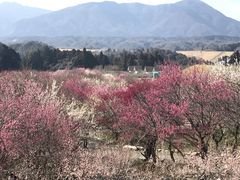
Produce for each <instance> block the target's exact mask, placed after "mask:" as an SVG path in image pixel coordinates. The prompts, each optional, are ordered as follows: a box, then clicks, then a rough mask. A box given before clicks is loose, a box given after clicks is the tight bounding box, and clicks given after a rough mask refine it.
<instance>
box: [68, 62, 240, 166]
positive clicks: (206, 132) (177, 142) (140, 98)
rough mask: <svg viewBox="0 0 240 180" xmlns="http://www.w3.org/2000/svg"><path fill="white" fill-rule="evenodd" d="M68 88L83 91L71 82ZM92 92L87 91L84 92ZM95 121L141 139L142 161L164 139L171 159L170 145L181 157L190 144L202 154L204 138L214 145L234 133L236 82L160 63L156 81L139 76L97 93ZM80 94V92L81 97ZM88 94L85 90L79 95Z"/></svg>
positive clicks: (115, 133)
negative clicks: (118, 86)
mask: <svg viewBox="0 0 240 180" xmlns="http://www.w3.org/2000/svg"><path fill="white" fill-rule="evenodd" d="M72 86H74V87H75V88H69V87H71V86H69V84H68V87H67V88H68V89H69V90H70V91H72V92H74V94H78V95H79V96H82V94H81V92H82V91H81V89H79V88H77V87H80V84H79V85H78V84H77V83H76V82H75V83H74V84H72ZM89 96H92V93H91V94H89ZM97 96H99V98H100V101H99V100H98V101H97V102H96V104H95V105H96V111H97V114H98V115H97V116H96V117H98V118H97V122H98V124H99V125H100V126H102V127H105V128H107V129H109V130H111V132H112V134H113V136H114V137H115V138H116V140H119V139H120V138H121V137H124V139H128V140H129V142H131V143H133V144H137V143H143V144H145V153H144V154H143V155H144V156H145V158H146V160H149V159H150V157H152V158H153V161H154V162H156V157H157V156H156V147H157V145H158V143H160V142H164V143H165V144H167V145H168V149H169V152H170V155H171V158H172V160H173V161H174V160H175V159H174V149H175V150H177V151H178V152H179V153H180V154H181V155H182V156H184V149H186V148H188V147H191V148H193V149H195V150H196V151H198V152H199V155H200V156H201V158H203V159H205V158H206V157H207V155H208V151H209V143H210V142H214V143H215V145H216V148H218V146H219V143H221V142H222V140H223V139H224V136H226V135H227V134H228V136H231V137H232V138H233V139H234V141H233V143H232V144H233V147H232V151H233V152H234V151H235V150H236V148H237V146H238V137H239V127H240V126H239V115H240V114H239V103H238V102H239V98H240V96H239V84H237V85H236V84H235V82H234V83H229V82H228V81H226V80H225V79H224V78H222V77H214V76H213V75H211V74H210V73H207V72H199V71H193V72H190V73H189V72H188V73H187V72H184V71H182V70H181V68H180V67H179V66H176V65H171V66H163V67H162V69H161V76H160V78H158V79H156V80H141V81H136V82H134V83H132V84H130V85H129V86H128V87H124V88H109V89H108V90H105V91H102V90H101V91H99V92H97ZM82 97H83V96H82ZM86 97H87V95H86V94H84V98H86Z"/></svg>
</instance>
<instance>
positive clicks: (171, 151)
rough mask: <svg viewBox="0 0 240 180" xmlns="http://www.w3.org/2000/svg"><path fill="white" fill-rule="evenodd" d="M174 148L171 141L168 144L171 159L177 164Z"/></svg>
mask: <svg viewBox="0 0 240 180" xmlns="http://www.w3.org/2000/svg"><path fill="white" fill-rule="evenodd" d="M172 148H173V146H172V141H171V140H170V141H169V144H168V150H169V153H170V157H171V160H172V161H173V162H175V158H174V151H173V149H172Z"/></svg>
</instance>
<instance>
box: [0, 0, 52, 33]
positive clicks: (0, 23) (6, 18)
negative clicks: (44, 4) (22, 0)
mask: <svg viewBox="0 0 240 180" xmlns="http://www.w3.org/2000/svg"><path fill="white" fill-rule="evenodd" d="M49 12H50V11H48V10H44V9H39V8H33V7H27V6H22V5H20V4H17V3H7V2H5V3H0V36H6V35H9V33H10V32H11V31H12V30H13V24H14V23H16V22H17V21H19V20H23V19H29V18H33V17H36V16H40V15H43V14H46V13H49ZM24 29H25V28H24Z"/></svg>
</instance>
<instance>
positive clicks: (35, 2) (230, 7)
mask: <svg viewBox="0 0 240 180" xmlns="http://www.w3.org/2000/svg"><path fill="white" fill-rule="evenodd" d="M93 1H94V2H101V1H104V0H0V3H1V2H17V3H20V4H22V5H27V6H32V7H39V8H43V9H49V10H59V9H63V8H66V7H69V6H74V5H78V4H81V3H86V2H93ZM112 1H116V2H118V3H130V2H139V3H143V4H151V5H156V4H165V3H175V2H178V1H180V0H112ZM202 1H204V2H205V3H207V4H209V5H210V6H212V7H213V8H215V9H217V10H219V11H220V12H222V13H223V14H225V15H226V16H228V17H231V18H233V19H237V20H239V21H240V0H202Z"/></svg>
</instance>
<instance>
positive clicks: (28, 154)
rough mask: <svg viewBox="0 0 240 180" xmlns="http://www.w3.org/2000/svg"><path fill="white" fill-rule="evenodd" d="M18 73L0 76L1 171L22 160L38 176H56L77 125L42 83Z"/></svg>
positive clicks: (71, 142)
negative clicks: (52, 98)
mask: <svg viewBox="0 0 240 180" xmlns="http://www.w3.org/2000/svg"><path fill="white" fill-rule="evenodd" d="M18 76H19V73H13V72H12V73H2V74H1V78H0V109H1V111H0V172H1V174H4V172H5V170H9V169H11V168H12V170H14V168H15V167H17V166H19V164H20V163H19V162H21V163H22V164H24V163H26V164H27V167H28V168H30V169H31V170H34V172H35V175H37V176H38V177H48V178H53V177H55V175H56V174H57V172H59V171H60V169H61V167H63V164H62V163H63V160H64V159H65V158H66V157H67V153H68V152H69V151H71V149H72V147H73V144H74V137H73V136H72V131H73V128H74V127H76V126H75V125H74V124H73V122H72V121H71V120H70V119H68V117H67V116H66V114H64V113H63V111H62V109H61V106H60V104H59V103H57V102H55V101H54V100H47V99H46V96H47V94H46V93H47V92H45V91H44V89H42V86H41V84H37V83H35V82H33V81H31V80H30V79H21V77H20V78H19V77H18ZM22 171H23V169H22Z"/></svg>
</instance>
